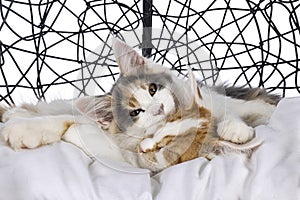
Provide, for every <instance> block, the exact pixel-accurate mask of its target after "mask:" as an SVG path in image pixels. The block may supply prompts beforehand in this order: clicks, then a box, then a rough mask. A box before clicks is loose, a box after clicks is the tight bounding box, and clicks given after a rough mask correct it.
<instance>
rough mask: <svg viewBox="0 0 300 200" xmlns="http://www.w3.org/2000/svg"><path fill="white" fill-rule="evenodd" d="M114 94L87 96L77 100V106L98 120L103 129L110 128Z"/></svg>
mask: <svg viewBox="0 0 300 200" xmlns="http://www.w3.org/2000/svg"><path fill="white" fill-rule="evenodd" d="M111 102H112V96H111V95H109V94H106V95H103V96H98V97H94V96H85V97H81V98H79V99H77V100H76V102H75V107H76V108H77V109H78V111H79V112H81V113H82V114H83V115H85V116H87V117H88V118H90V119H92V120H93V121H96V122H98V123H99V124H100V126H101V127H102V128H103V129H108V128H109V126H110V124H111V122H112V121H113V114H112V109H111Z"/></svg>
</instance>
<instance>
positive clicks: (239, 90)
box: [213, 85, 281, 105]
mask: <svg viewBox="0 0 300 200" xmlns="http://www.w3.org/2000/svg"><path fill="white" fill-rule="evenodd" d="M213 89H214V90H215V91H216V92H218V93H219V94H224V92H225V94H224V95H226V96H229V97H232V98H235V99H243V100H246V101H251V100H256V99H260V100H263V101H265V102H266V103H269V104H272V105H277V104H278V102H279V101H280V99H281V97H280V96H279V95H276V94H270V93H268V92H267V91H266V90H265V89H262V88H246V87H236V86H228V85H219V86H215V87H213Z"/></svg>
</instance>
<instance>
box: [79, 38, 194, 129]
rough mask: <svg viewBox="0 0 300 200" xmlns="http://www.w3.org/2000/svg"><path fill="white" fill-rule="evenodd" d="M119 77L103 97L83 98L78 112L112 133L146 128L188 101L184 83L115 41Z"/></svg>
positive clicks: (120, 42)
mask: <svg viewBox="0 0 300 200" xmlns="http://www.w3.org/2000/svg"><path fill="white" fill-rule="evenodd" d="M112 47H113V50H114V54H115V57H116V61H117V63H118V66H119V68H120V71H121V76H120V78H119V79H118V80H117V82H116V83H115V84H114V86H113V87H112V89H111V91H110V92H109V93H107V94H106V95H103V96H99V97H83V98H80V99H79V100H78V101H77V107H78V109H79V110H80V111H81V112H82V113H84V114H86V115H87V116H89V117H90V118H92V119H94V120H96V121H97V122H98V123H99V124H100V125H101V126H102V128H103V129H109V130H110V131H111V132H118V131H120V132H123V131H127V130H141V129H149V128H150V127H152V126H153V125H156V124H159V123H160V122H164V120H166V119H167V117H168V116H170V115H171V114H173V113H175V112H176V111H177V110H178V108H179V107H186V106H188V104H189V102H190V98H191V97H190V96H191V95H190V91H187V90H185V88H186V87H185V85H186V84H187V83H186V81H183V80H180V79H178V78H177V77H176V75H175V74H173V72H171V70H169V69H167V68H165V67H162V66H161V65H159V64H156V63H153V62H152V61H150V60H148V59H146V58H144V57H142V56H141V55H139V54H138V53H137V52H136V51H135V50H134V49H132V48H131V47H129V46H128V45H127V44H125V43H124V42H122V41H120V40H118V39H114V41H113V45H112Z"/></svg>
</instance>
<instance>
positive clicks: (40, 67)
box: [0, 0, 300, 105]
mask: <svg viewBox="0 0 300 200" xmlns="http://www.w3.org/2000/svg"><path fill="white" fill-rule="evenodd" d="M299 7H300V2H299V1H279V0H278V1H277V0H269V1H264V0H253V1H250V0H214V1H213V0H211V1H196V0H184V1H177V0H168V1H159V0H154V1H152V0H122V1H117V0H98V1H96V0H95V1H87V0H78V1H71V0H39V1H35V0H32V1H22V0H19V1H10V0H0V9H1V10H0V14H1V19H0V40H1V41H0V56H1V57H0V73H1V75H0V76H1V79H0V101H1V102H2V103H6V104H9V105H12V104H15V103H18V102H19V101H24V100H26V101H27V100H30V101H32V100H51V99H54V98H70V97H76V96H80V95H86V94H89V95H91V94H101V93H104V92H106V91H108V89H109V88H110V86H111V84H113V83H114V81H115V80H116V79H117V77H118V74H119V71H118V68H117V66H116V63H115V62H114V57H113V55H112V51H111V48H110V38H111V37H112V36H111V35H112V34H114V35H116V36H117V37H119V38H121V39H123V40H125V41H126V42H127V43H128V44H129V45H131V46H134V47H136V48H137V49H140V50H141V53H142V54H143V55H144V56H145V57H148V58H149V59H152V60H154V61H155V62H159V63H162V64H163V65H165V66H168V67H170V68H172V69H174V70H177V71H178V74H179V75H185V74H186V65H189V66H191V67H192V69H193V70H194V71H197V72H199V73H198V75H199V78H201V79H202V81H203V82H204V83H207V84H215V83H217V82H218V81H219V80H220V79H221V80H222V81H227V82H229V83H232V84H236V85H242V86H248V87H257V86H259V87H264V88H266V89H267V90H269V91H271V92H275V93H277V94H280V95H282V96H297V95H299V93H300V78H299V77H298V74H299V73H298V72H299V71H300V67H299V64H300V62H299V61H300V58H299V55H298V54H299V53H300V45H299V44H300V27H299V19H298V17H300V8H299ZM297 13H298V15H297ZM24 98H25V99H24Z"/></svg>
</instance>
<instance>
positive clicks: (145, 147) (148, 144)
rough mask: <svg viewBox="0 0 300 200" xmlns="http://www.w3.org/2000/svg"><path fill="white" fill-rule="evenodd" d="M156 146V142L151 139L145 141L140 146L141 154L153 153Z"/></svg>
mask: <svg viewBox="0 0 300 200" xmlns="http://www.w3.org/2000/svg"><path fill="white" fill-rule="evenodd" d="M155 146H156V142H155V141H154V140H153V139H151V138H146V139H144V140H143V141H142V142H141V143H140V144H139V146H138V151H139V152H140V153H146V152H150V151H152V150H153V149H154V148H155Z"/></svg>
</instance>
